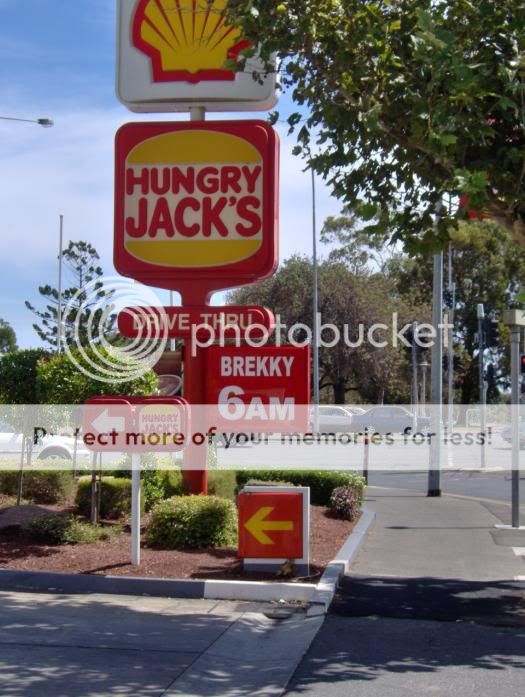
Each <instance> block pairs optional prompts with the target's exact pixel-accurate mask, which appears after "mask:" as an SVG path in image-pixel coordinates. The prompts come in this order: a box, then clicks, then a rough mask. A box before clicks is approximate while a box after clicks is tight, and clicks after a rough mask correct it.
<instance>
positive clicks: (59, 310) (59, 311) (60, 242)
mask: <svg viewBox="0 0 525 697" xmlns="http://www.w3.org/2000/svg"><path fill="white" fill-rule="evenodd" d="M63 245H64V216H63V215H60V228H59V233H58V307H57V353H60V352H61V351H62V249H63Z"/></svg>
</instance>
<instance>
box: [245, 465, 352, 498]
mask: <svg viewBox="0 0 525 697" xmlns="http://www.w3.org/2000/svg"><path fill="white" fill-rule="evenodd" d="M250 479H256V480H259V481H264V482H289V483H291V484H294V485H295V486H308V487H310V503H312V504H313V505H314V506H329V505H330V497H331V495H332V492H333V490H334V489H337V488H338V487H341V486H353V487H357V488H358V490H359V496H360V498H361V499H362V497H363V494H364V490H365V480H364V478H363V477H362V476H361V475H359V474H357V473H355V472H331V471H327V472H325V471H320V470H241V471H238V472H237V490H238V491H240V489H242V488H243V487H244V486H246V484H247V483H248V481H249V480H250Z"/></svg>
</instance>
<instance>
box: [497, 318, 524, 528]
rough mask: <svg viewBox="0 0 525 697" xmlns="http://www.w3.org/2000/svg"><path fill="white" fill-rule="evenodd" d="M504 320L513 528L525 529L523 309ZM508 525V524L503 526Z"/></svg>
mask: <svg viewBox="0 0 525 697" xmlns="http://www.w3.org/2000/svg"><path fill="white" fill-rule="evenodd" d="M503 322H504V324H505V325H506V326H507V327H509V329H510V342H511V343H510V345H511V382H512V397H511V417H512V418H511V422H512V524H511V526H512V528H514V529H519V530H523V529H525V528H524V527H523V526H521V525H520V440H521V433H520V428H521V420H520V416H521V414H520V411H521V408H520V383H519V381H520V348H521V334H522V332H523V328H524V327H525V312H524V311H523V310H507V311H505V312H504V313H503ZM501 527H508V526H501Z"/></svg>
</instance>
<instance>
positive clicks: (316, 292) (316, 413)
mask: <svg viewBox="0 0 525 697" xmlns="http://www.w3.org/2000/svg"><path fill="white" fill-rule="evenodd" d="M310 171H311V173H312V251H313V271H314V288H313V325H312V342H313V373H314V433H317V432H318V431H319V402H320V397H319V325H318V321H317V310H318V307H319V269H318V265H317V211H316V196H315V172H314V170H313V168H311V169H310Z"/></svg>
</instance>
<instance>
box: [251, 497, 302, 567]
mask: <svg viewBox="0 0 525 697" xmlns="http://www.w3.org/2000/svg"><path fill="white" fill-rule="evenodd" d="M238 501H239V556H240V557H241V558H254V559H272V558H273V559H300V558H301V557H302V556H303V495H302V493H300V492H298V493H297V494H294V493H278V492H271V493H269V492H261V493H252V492H241V493H240V494H239V499H238Z"/></svg>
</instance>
